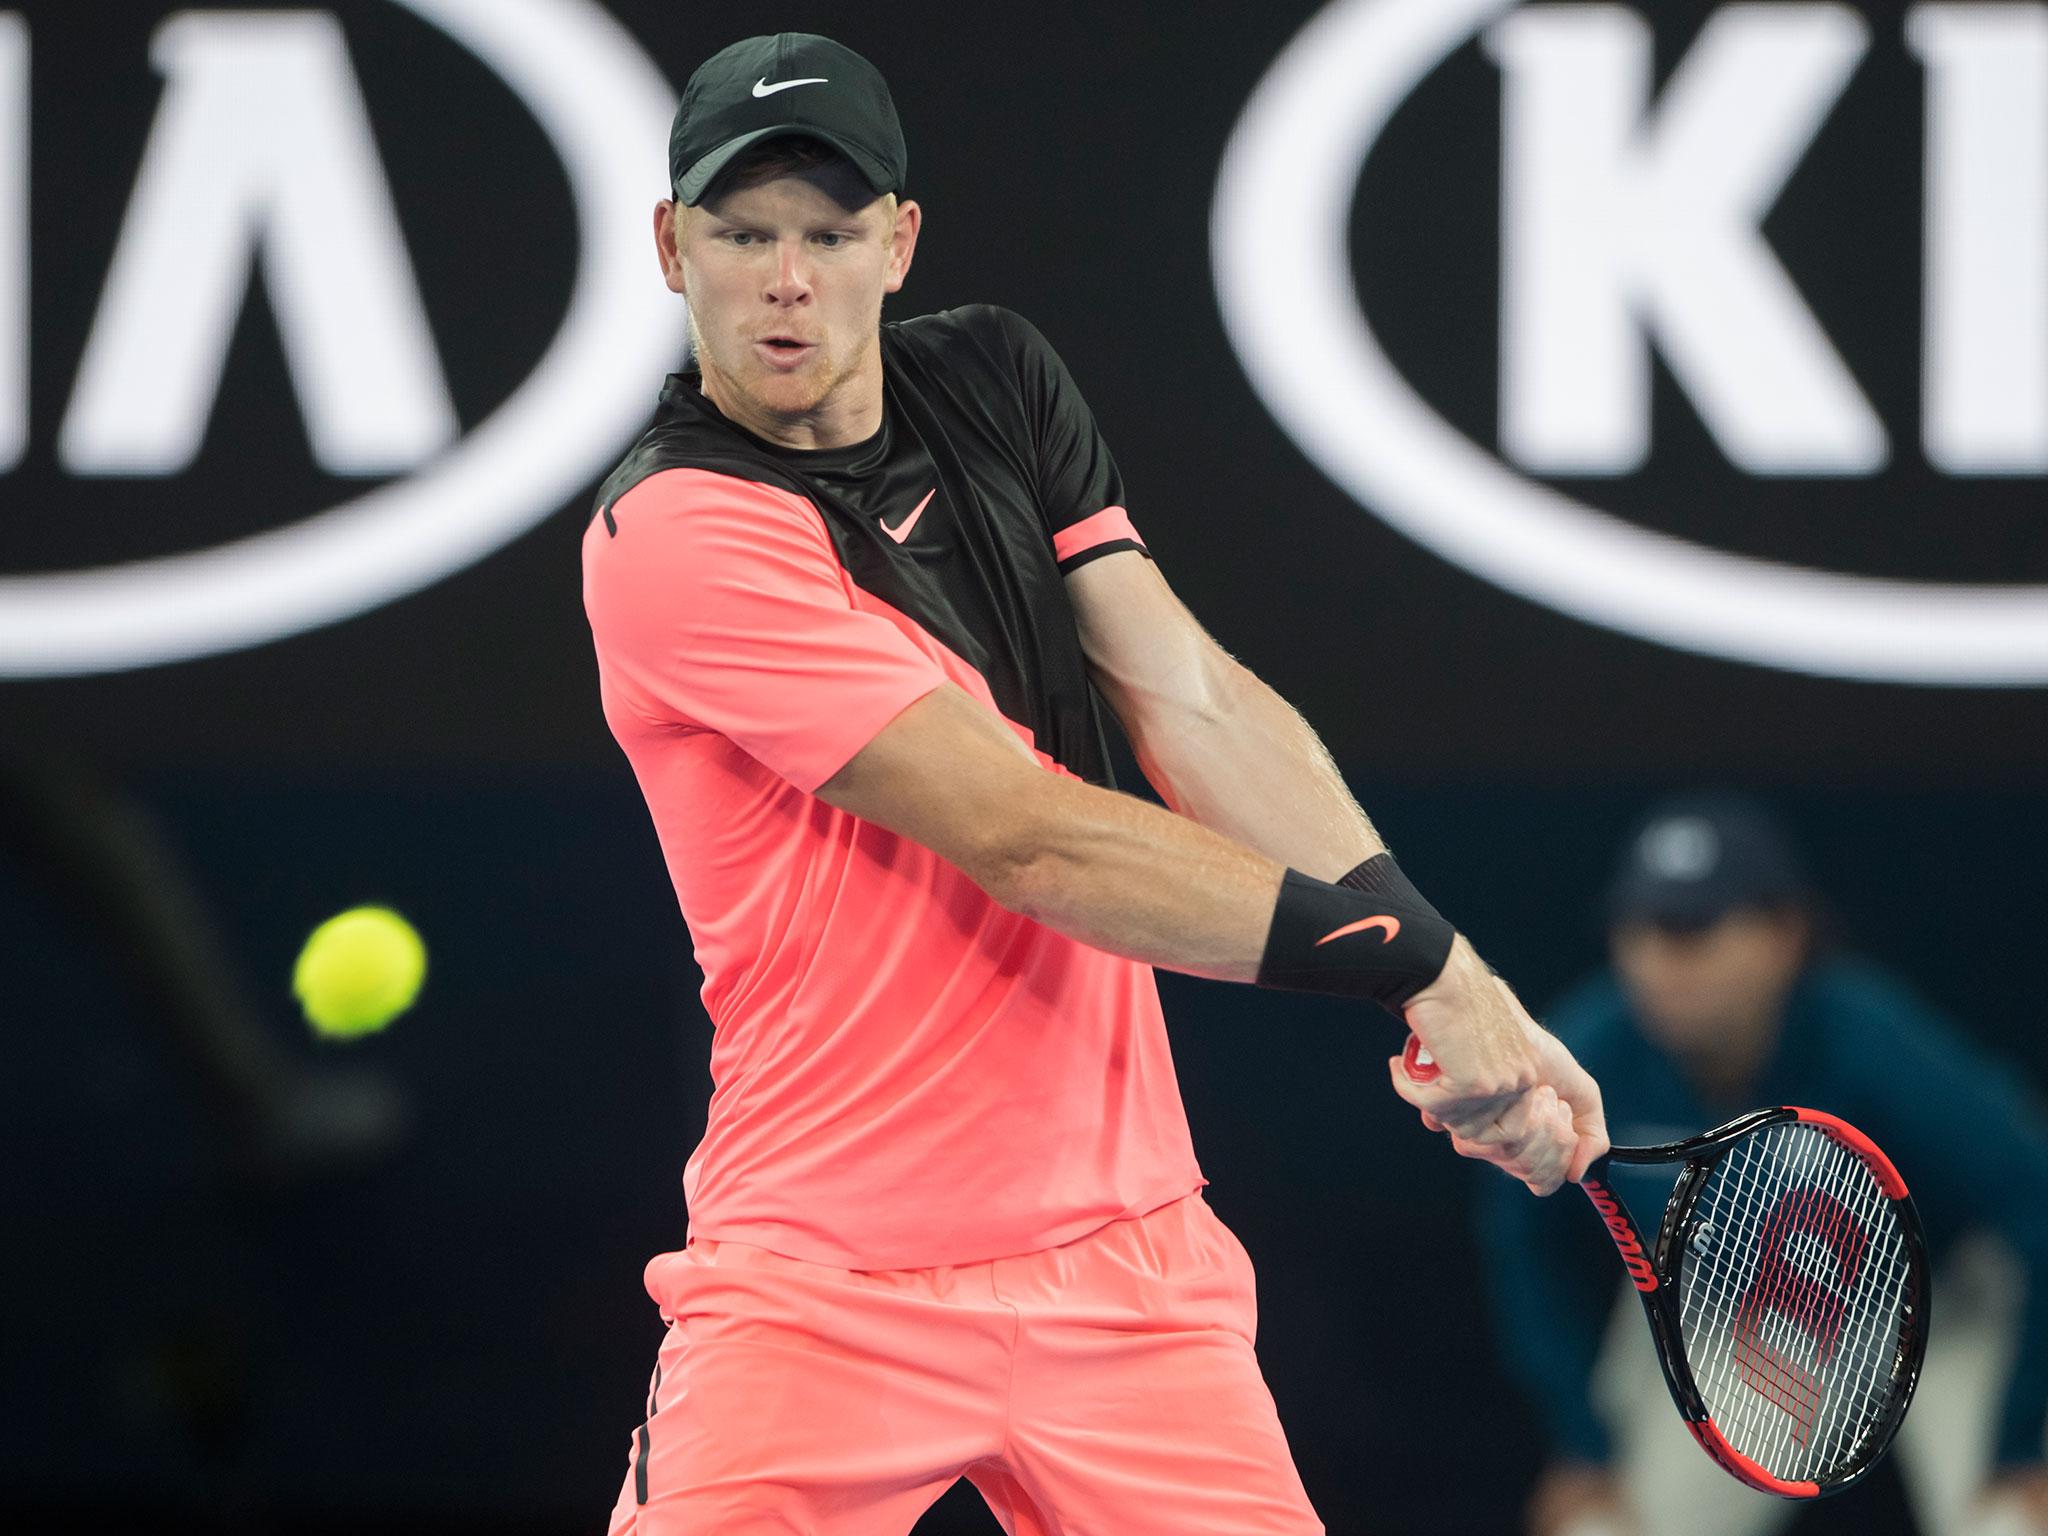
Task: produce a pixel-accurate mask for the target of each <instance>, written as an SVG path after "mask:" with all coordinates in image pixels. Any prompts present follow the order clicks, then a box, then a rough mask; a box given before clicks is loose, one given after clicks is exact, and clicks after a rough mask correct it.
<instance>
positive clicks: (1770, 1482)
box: [1685, 1419, 1820, 1499]
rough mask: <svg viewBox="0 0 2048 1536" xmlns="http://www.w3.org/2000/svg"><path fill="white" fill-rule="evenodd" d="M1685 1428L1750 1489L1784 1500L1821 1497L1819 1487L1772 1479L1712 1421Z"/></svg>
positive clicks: (1692, 1421) (1688, 1423) (1690, 1423)
mask: <svg viewBox="0 0 2048 1536" xmlns="http://www.w3.org/2000/svg"><path fill="white" fill-rule="evenodd" d="M1685 1427H1686V1428H1687V1429H1689V1430H1691V1431H1692V1437H1693V1439H1695V1440H1697V1441H1699V1443H1700V1447H1701V1449H1703V1450H1704V1451H1705V1452H1706V1453H1707V1454H1708V1455H1709V1456H1711V1457H1713V1458H1714V1460H1716V1461H1718V1462H1719V1463H1721V1465H1722V1466H1724V1467H1726V1468H1727V1469H1728V1470H1729V1471H1730V1472H1732V1473H1734V1474H1735V1475H1736V1476H1737V1477H1739V1478H1741V1479H1742V1481H1744V1482H1745V1483H1747V1484H1749V1486H1750V1487H1752V1488H1759V1489H1761V1490H1763V1491H1764V1492H1765V1493H1775V1494H1777V1495H1778V1497H1780V1498H1783V1499H1814V1498H1818V1497H1820V1484H1819V1483H1793V1482H1787V1481H1786V1480H1785V1479H1784V1478H1782V1477H1773V1476H1772V1475H1771V1474H1770V1473H1769V1472H1767V1471H1765V1470H1764V1469H1763V1468H1762V1467H1761V1466H1759V1465H1758V1464H1757V1463H1756V1462H1753V1461H1751V1460H1750V1459H1749V1458H1748V1457H1747V1456H1745V1455H1743V1454H1742V1452H1740V1451H1738V1450H1737V1449H1735V1447H1734V1446H1732V1445H1730V1444H1729V1443H1728V1437H1727V1436H1726V1435H1724V1434H1722V1433H1721V1430H1720V1426H1719V1425H1717V1424H1715V1422H1714V1421H1713V1420H1712V1419H1687V1420H1686V1421H1685Z"/></svg>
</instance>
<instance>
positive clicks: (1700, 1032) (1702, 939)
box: [1611, 909, 1809, 1063]
mask: <svg viewBox="0 0 2048 1536" xmlns="http://www.w3.org/2000/svg"><path fill="white" fill-rule="evenodd" d="M1808 931H1809V928H1808V922H1807V919H1806V917H1805V916H1804V914H1802V913H1798V912H1760V911H1754V910H1746V909H1737V910H1736V911H1733V912H1729V913H1727V914H1726V915H1724V916H1723V917H1721V918H1720V919H1718V920H1717V921H1715V922H1712V923H1709V924H1707V925H1706V926H1705V927H1703V928H1696V929H1673V928H1665V927H1661V926H1658V925H1656V924H1652V923H1623V924H1621V925H1619V926H1618V927H1616V928H1615V930H1614V932H1613V934H1612V936H1611V938H1612V943H1613V948H1614V964H1615V969H1616V970H1617V971H1618V972H1620V975H1621V982H1622V986H1623V988H1624V989H1625V990H1626V991H1627V993H1628V995H1629V1000H1630V1001H1631V1002H1632V1003H1633V1004H1634V1006H1635V1011H1636V1015H1637V1017H1638V1018H1639V1019H1640V1020H1641V1022H1642V1025H1643V1029H1644V1032H1645V1033H1647V1034H1648V1035H1649V1036H1650V1038H1651V1039H1652V1040H1654V1041H1656V1042H1657V1043H1658V1044H1659V1045H1661V1046H1663V1047H1664V1048H1665V1049H1666V1050H1668V1051H1671V1052H1673V1053H1674V1054H1676V1055H1678V1056H1681V1057H1685V1058H1689V1059H1692V1060H1696V1061H1700V1062H1706V1063H1712V1062H1714V1061H1716V1060H1717V1059H1721V1058H1724V1057H1725V1058H1732V1059H1734V1060H1738V1061H1739V1060H1742V1059H1745V1058H1746V1057H1748V1056H1749V1055H1751V1054H1753V1052H1754V1051H1755V1049H1756V1047H1757V1044H1758V1043H1759V1041H1760V1040H1761V1039H1762V1038H1763V1037H1764V1036H1765V1035H1766V1034H1768V1033H1769V1032H1770V1031H1771V1030H1772V1029H1773V1028H1775V1026H1776V1024H1777V1021H1778V1015H1779V1011H1780V1010H1781V1008H1782V1007H1783V1005H1784V1001H1785V996H1786V994H1787V993H1788V992H1790V991H1791V989H1792V984H1793V982H1794V980H1795V979H1796V978H1797V977H1798V975H1799V971H1800V967H1801V966H1802V965H1804V964H1805V960H1806V949H1807V935H1808Z"/></svg>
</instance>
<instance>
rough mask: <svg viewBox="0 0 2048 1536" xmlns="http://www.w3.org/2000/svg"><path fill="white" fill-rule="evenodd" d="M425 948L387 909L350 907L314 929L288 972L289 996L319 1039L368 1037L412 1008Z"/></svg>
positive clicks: (421, 977)
mask: <svg viewBox="0 0 2048 1536" xmlns="http://www.w3.org/2000/svg"><path fill="white" fill-rule="evenodd" d="M426 979H427V946H426V945H425V944H424V943H422V942H421V940H420V936H419V934H418V932H417V931H415V930H414V928H413V926H412V924H411V923H408V922H407V921H406V920H405V919H404V918H402V917H400V916H399V915H398V914H397V913H396V912H393V911H392V910H391V909H390V908H389V907H353V908H351V909H350V910H348V911H346V912H343V913H341V914H340V915H339V916H336V917H330V918H329V919H327V921H326V922H324V923H322V924H321V925H320V926H319V927H318V928H315V929H314V930H313V932H312V935H311V936H310V937H309V938H308V939H307V940H306V947H305V948H304V949H302V950H300V951H299V960H298V964H296V965H294V966H293V967H292V991H293V992H294V993H296V994H297V995H298V999H299V1003H300V1005H301V1006H302V1007H304V1009H305V1010H306V1021H307V1022H308V1023H309V1024H311V1025H312V1026H313V1028H314V1029H315V1030H316V1031H317V1032H319V1033H320V1034H323V1035H328V1036H331V1037H335V1038H340V1039H353V1038H354V1037H356V1036H358V1035H367V1034H372V1033H374V1032H375V1031H377V1030H380V1029H382V1028H383V1027H384V1026H385V1025H386V1024H389V1023H390V1022H391V1021H392V1020H393V1019H395V1018H397V1017H398V1016H399V1015H400V1014H401V1013H403V1012H405V1010H406V1009H408V1008H410V1007H411V1006H412V1002H413V999H414V998H416V997H418V996H419V992H420V983H421V982H423V981H425V980H426Z"/></svg>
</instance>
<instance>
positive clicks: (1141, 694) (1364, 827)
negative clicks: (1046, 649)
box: [1066, 550, 1386, 881]
mask: <svg viewBox="0 0 2048 1536" xmlns="http://www.w3.org/2000/svg"><path fill="white" fill-rule="evenodd" d="M1066 580H1067V593H1068V596H1069V597H1070V598H1071V599H1072V601H1073V605H1074V616H1075V619H1076V621H1077V622H1078V624H1079V626H1080V631H1081V645H1082V649H1083V650H1084V651H1085V652H1086V654H1087V657H1088V667H1089V673H1090V675H1091V676H1092V677H1093V678H1094V680H1095V685H1096V687H1097V688H1099V689H1100V690H1101V692H1102V696H1103V697H1104V698H1105V699H1106V700H1107V701H1108V703H1109V706H1110V708H1111V709H1112V710H1114V711H1115V712H1116V717H1117V719H1118V720H1119V721H1121V722H1122V724H1123V728H1124V734H1125V735H1126V736H1128V737H1129V738H1130V742H1131V748H1132V750H1133V751H1134V752H1135V753H1136V754H1137V758H1138V764H1139V766H1140V767H1141V768H1143V769H1144V771H1145V777H1146V778H1147V779H1149V780H1150V781H1151V783H1152V787H1153V788H1154V789H1156V790H1158V791H1159V794H1160V796H1161V798H1163V799H1164V800H1165V801H1166V803H1167V805H1168V806H1169V807H1171V808H1172V809H1173V810H1175V811H1177V812H1179V813H1180V814H1181V815H1183V816H1186V817H1187V818H1188V819H1190V820H1191V821H1196V822H1199V823H1201V824H1202V825H1203V826H1205V827H1208V828H1210V829H1211V830H1212V831H1216V832H1220V833H1222V834H1224V835H1225V836H1227V837H1230V838H1233V839H1235V840H1236V841H1238V842H1241V843H1246V844H1249V845H1250V846H1251V847H1253V848H1256V849H1257V850H1259V852H1261V853H1263V854H1265V855H1266V856H1267V857H1268V858H1272V859H1277V860H1279V861H1280V862H1281V863H1283V864H1287V865H1291V866H1292V867H1293V868H1295V869H1299V870H1301V871H1302V872H1303V873H1304V874H1309V875H1313V876H1315V877H1316V878H1317V879H1319V880H1331V881H1334V880H1337V879H1340V878H1341V877H1342V876H1343V875H1344V874H1345V873H1346V872H1347V871H1349V870H1351V869H1352V868H1354V867H1355V866H1357V865H1359V864H1361V863H1363V862H1364V861H1365V860H1367V859H1369V858H1371V857H1373V855H1375V854H1378V853H1381V852H1384V851H1385V847H1386V845H1385V844H1384V843H1383V842H1381V840H1380V836H1379V834H1378V833H1377V832H1376V831H1375V830H1374V829H1373V825H1372V822H1371V821H1370V820H1369V819H1368V818H1367V816H1366V814H1365V812H1364V811H1363V810H1362V809H1360V807H1359V804H1358V802H1357V801H1356V800H1355V799H1353V798H1352V795H1351V792H1350V790H1348V789H1347V788H1345V785H1344V780H1343V777H1342V775H1340V774H1339V773H1338V771H1337V765H1336V764H1335V763H1334V762H1333V761H1331V758H1330V754H1329V752H1328V751H1327V750H1326V749H1325V748H1324V746H1323V743H1322V741H1321V739H1320V738H1319V737H1318V736H1317V735H1316V733H1315V731H1314V730H1313V729H1311V728H1310V726H1309V723H1308V722H1307V721H1306V720H1304V719H1303V718H1302V717H1301V715H1300V714H1299V713H1298V712H1297V711H1296V710H1295V709H1294V707H1293V706H1292V705H1290V704H1289V703H1288V702H1287V701H1286V700H1285V699H1283V698H1281V697H1280V695H1279V694H1277V693H1275V692H1274V691H1273V690H1272V689H1271V688H1270V687H1268V686H1267V685H1266V684H1265V683H1263V682H1261V681H1260V680H1259V679H1258V678H1257V677H1255V676H1254V675H1253V674H1252V672H1251V671H1250V669H1249V668H1247V667H1245V666H1243V665H1242V664H1241V663H1239V662H1238V661H1237V660H1236V659H1235V658H1233V657H1232V656H1231V655H1230V654H1229V653H1228V652H1226V651H1225V650H1224V649H1223V648H1222V647H1221V646H1220V645H1218V644H1217V643H1216V642H1215V641H1214V640H1213V639H1211V638H1210V637H1209V635H1208V633H1207V632H1206V631H1205V630H1204V629H1203V628H1202V626H1201V625H1200V624H1199V623H1198V622H1197V621H1196V619H1195V616H1194V615H1193V614H1192V613H1190V612H1189V611H1188V609H1187V606H1186V605H1185V604H1184V603H1182V602H1181V601H1180V599H1179V598H1177V597H1176V596H1174V594H1173V591H1172V589H1171V588H1170V587H1168V586H1167V584H1166V579H1165V578H1164V577H1163V576H1161V575H1160V574H1159V568H1158V567H1157V566H1155V565H1154V564H1153V563H1152V561H1151V560H1150V559H1149V558H1147V557H1146V556H1145V555H1144V554H1142V553H1139V552H1137V551H1135V550H1128V551H1121V552H1119V553H1116V554H1113V555H1105V556H1103V557H1102V558H1101V559H1099V560H1091V561H1090V562H1088V563H1087V564H1086V565H1082V566H1080V567H1078V568H1076V569H1075V570H1074V571H1072V572H1071V573H1070V574H1069V575H1068V576H1067V579H1066Z"/></svg>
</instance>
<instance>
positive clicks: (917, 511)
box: [877, 485, 939, 544]
mask: <svg viewBox="0 0 2048 1536" xmlns="http://www.w3.org/2000/svg"><path fill="white" fill-rule="evenodd" d="M938 494H939V488H938V487H937V486H936V485H935V486H933V487H932V488H931V489H930V490H928V491H926V492H925V493H924V500H923V501H920V502H919V503H918V504H917V505H916V506H915V507H913V508H911V511H910V516H908V517H906V518H905V519H903V521H902V522H900V523H898V524H897V525H896V526H895V527H894V528H891V527H890V526H889V525H888V523H887V522H883V523H882V532H884V533H886V534H887V535H889V537H890V538H892V539H894V540H895V541H896V542H897V543H898V544H901V543H902V542H903V541H904V540H905V539H907V538H909V537H910V530H911V529H912V528H913V527H915V526H916V524H917V520H918V519H919V518H920V517H923V516H924V509H925V506H926V504H927V503H929V502H930V501H931V499H932V498H933V497H934V496H936V495H938ZM877 521H880V519H877Z"/></svg>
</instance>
